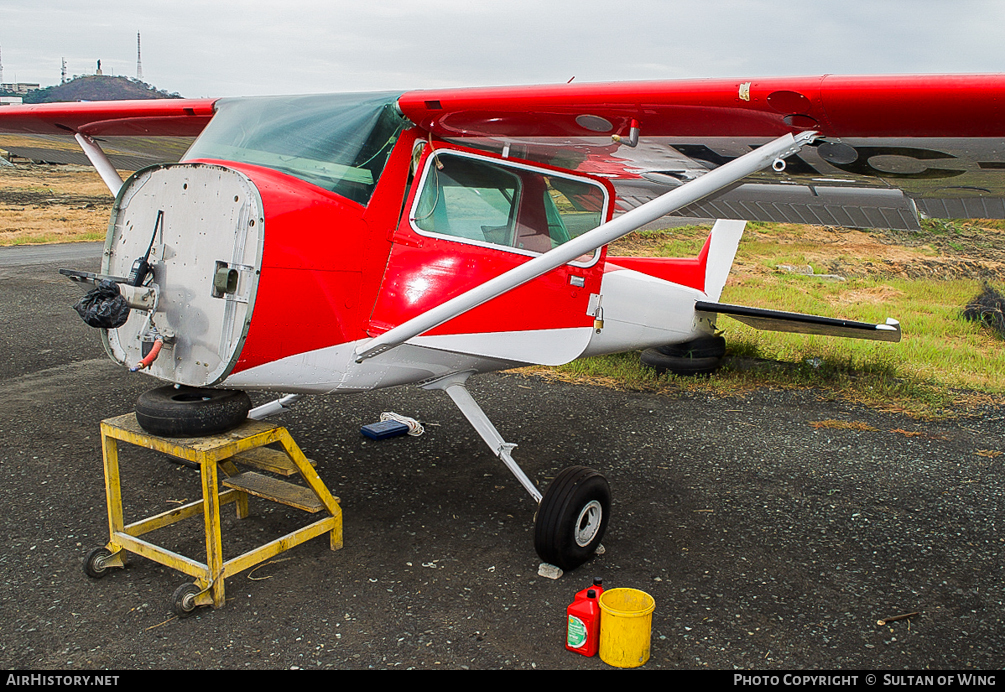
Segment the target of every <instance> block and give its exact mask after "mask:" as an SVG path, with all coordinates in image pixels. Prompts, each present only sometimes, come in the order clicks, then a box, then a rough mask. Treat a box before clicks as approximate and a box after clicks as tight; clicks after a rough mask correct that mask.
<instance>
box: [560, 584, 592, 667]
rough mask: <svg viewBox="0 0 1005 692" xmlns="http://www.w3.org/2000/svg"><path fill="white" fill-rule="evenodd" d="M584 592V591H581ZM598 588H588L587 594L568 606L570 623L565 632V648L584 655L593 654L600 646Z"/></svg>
mask: <svg viewBox="0 0 1005 692" xmlns="http://www.w3.org/2000/svg"><path fill="white" fill-rule="evenodd" d="M579 593H580V594H581V593H583V592H582V591H580V592H579ZM598 597H599V594H598V593H597V590H596V589H593V588H590V589H586V593H585V596H584V597H583V598H579V594H576V600H575V601H573V602H572V603H571V604H570V605H569V607H568V608H566V616H567V618H568V624H567V625H566V633H565V648H566V649H568V650H569V651H575V652H576V653H577V654H582V655H584V656H593V655H594V654H595V653H597V649H598V648H599V647H600V604H599V603H598V602H597V598H598Z"/></svg>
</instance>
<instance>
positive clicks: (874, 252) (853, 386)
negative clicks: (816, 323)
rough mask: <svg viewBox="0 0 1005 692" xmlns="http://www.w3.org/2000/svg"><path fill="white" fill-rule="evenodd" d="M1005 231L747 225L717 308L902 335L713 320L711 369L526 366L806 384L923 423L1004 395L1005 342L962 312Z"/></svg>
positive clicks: (739, 389)
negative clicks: (784, 268) (798, 270)
mask: <svg viewBox="0 0 1005 692" xmlns="http://www.w3.org/2000/svg"><path fill="white" fill-rule="evenodd" d="M1003 230H1005V223H1002V222H997V221H991V222H984V221H980V222H972V223H971V222H963V223H961V222H955V221H954V222H946V221H938V222H928V221H926V222H925V223H924V224H923V228H922V231H921V232H920V233H910V234H907V233H895V232H889V231H876V232H865V231H854V230H848V229H831V228H820V227H803V226H796V225H792V224H767V223H751V224H748V227H747V232H746V233H745V234H744V239H743V240H742V241H741V244H740V249H739V251H738V253H737V261H736V265H735V266H734V272H733V274H731V277H730V280H729V283H728V284H727V286H726V288H725V290H724V292H723V295H722V298H721V300H722V302H725V303H738V304H741V305H751V306H756V307H764V308H770V309H775V310H785V311H790V312H801V313H808V314H816V315H824V316H828V317H836V318H843V319H851V320H857V321H863V322H874V323H881V322H884V321H885V320H886V318H887V317H893V318H895V319H897V320H899V321H900V323H901V327H902V330H903V340H902V341H901V342H900V343H898V344H891V343H886V342H878V341H865V340H858V339H842V338H834V337H824V336H812V335H801V334H787V333H782V332H766V331H758V330H756V329H753V328H752V327H748V326H746V325H744V324H742V323H740V322H737V321H735V320H732V319H730V318H728V317H725V316H721V317H720V318H719V320H718V326H719V329H720V330H721V331H722V332H723V335H724V336H725V337H726V343H727V350H726V356H727V357H726V359H725V360H724V364H723V367H722V368H721V369H720V370H719V371H718V372H716V373H715V374H714V375H710V376H705V377H697V378H684V377H675V376H673V375H669V376H659V375H656V374H655V373H654V372H653V371H651V370H649V369H648V368H646V367H644V366H642V365H641V363H639V360H638V356H639V354H638V353H629V354H618V355H611V356H599V357H595V358H586V359H581V360H578V361H574V362H573V363H570V364H568V365H565V366H562V367H559V368H555V369H552V370H546V369H543V368H535V369H532V370H533V371H534V372H538V373H545V374H546V376H548V377H553V378H557V379H562V380H565V381H573V382H584V383H594V384H600V385H604V386H613V387H618V388H622V389H629V390H635V391H650V392H660V393H665V394H668V395H673V394H674V393H684V392H695V391H701V392H705V393H708V394H712V395H717V396H733V395H741V396H742V395H744V394H745V393H747V392H749V391H752V390H755V389H759V388H813V389H816V390H819V391H820V392H821V394H822V395H823V396H827V397H833V398H839V399H843V400H849V401H854V402H857V403H860V404H863V405H867V406H870V407H873V408H878V409H883V410H892V411H900V412H905V413H908V414H910V415H913V416H916V417H919V418H939V417H949V416H952V415H955V414H957V413H960V412H963V411H965V410H967V409H969V408H972V407H977V406H983V405H987V404H990V403H997V402H999V401H1000V400H1001V397H1002V395H1005V348H1003V343H1002V339H1001V338H999V337H998V336H997V335H996V334H995V333H994V332H993V331H992V330H990V329H988V328H986V327H982V326H981V323H980V322H973V321H968V320H967V319H964V316H963V312H964V309H965V307H966V306H967V305H968V304H970V303H971V302H972V301H974V299H975V297H976V296H978V295H979V294H980V293H981V291H982V290H983V289H984V280H983V278H982V277H986V275H987V274H988V273H992V274H995V273H997V272H998V271H1000V267H1001V261H1002V260H1003V257H1002V256H1001V250H1000V247H992V246H990V245H989V244H988V240H989V238H990V239H991V240H995V241H997V240H999V239H1000V238H1001V233H1002V231H1003ZM707 233H708V229H707V227H683V228H674V229H668V230H665V231H649V232H643V233H636V234H631V235H630V236H628V237H626V238H625V239H624V240H623V241H618V243H617V244H615V245H614V246H612V248H611V254H634V255H639V254H645V255H648V256H694V255H695V254H697V252H698V250H699V249H700V248H701V245H702V244H703V243H704V239H705V237H706V236H707ZM623 244H624V249H623ZM960 247H962V248H963V250H962V252H961V251H960V250H959V249H958V248H960ZM626 250H627V251H626ZM780 264H790V265H805V264H809V265H812V266H813V267H814V269H815V271H816V272H817V273H825V272H826V273H831V272H834V273H838V274H841V275H843V276H845V278H846V280H845V281H825V280H822V279H819V278H815V277H812V276H800V275H795V274H786V273H781V272H779V271H778V270H777V269H776V267H777V265H780ZM946 267H948V269H946V270H945V271H943V269H944V268H946ZM968 274H969V275H968ZM919 275H920V276H919ZM961 275H962V278H961Z"/></svg>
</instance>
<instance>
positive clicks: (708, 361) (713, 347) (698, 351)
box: [641, 336, 726, 376]
mask: <svg viewBox="0 0 1005 692" xmlns="http://www.w3.org/2000/svg"><path fill="white" fill-rule="evenodd" d="M725 353H726V340H725V339H724V338H722V337H721V336H709V337H704V338H701V339H694V340H693V341H688V342H686V343H683V344H667V345H665V346H658V347H656V348H648V349H646V350H645V351H643V352H642V359H641V360H642V364H643V365H645V366H647V367H650V368H652V369H653V370H655V371H657V372H658V373H660V374H661V375H662V374H663V373H665V372H667V371H669V372H672V373H673V374H674V375H685V376H686V375H708V374H710V373H713V372H715V371H716V370H718V369H719V366H720V365H722V357H723V355H725Z"/></svg>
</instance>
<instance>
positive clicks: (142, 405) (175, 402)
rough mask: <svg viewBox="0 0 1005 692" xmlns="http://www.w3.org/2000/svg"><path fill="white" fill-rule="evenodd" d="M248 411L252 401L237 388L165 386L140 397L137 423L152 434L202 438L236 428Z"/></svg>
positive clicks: (137, 406)
mask: <svg viewBox="0 0 1005 692" xmlns="http://www.w3.org/2000/svg"><path fill="white" fill-rule="evenodd" d="M250 410H251V399H250V398H249V397H248V394H247V393H246V392H243V391H241V390H239V389H205V388H202V387H175V386H173V385H168V386H166V387H158V388H157V389H151V390H149V391H147V392H143V394H140V397H139V399H137V401H136V422H138V423H139V424H140V427H141V428H143V429H144V430H146V431H147V432H148V433H150V434H152V435H160V436H162V437H202V436H205V435H216V434H218V433H222V432H226V431H228V430H231V429H233V428H236V427H237V426H239V425H240V424H241V423H243V422H244V421H245V420H247V418H248V411H250Z"/></svg>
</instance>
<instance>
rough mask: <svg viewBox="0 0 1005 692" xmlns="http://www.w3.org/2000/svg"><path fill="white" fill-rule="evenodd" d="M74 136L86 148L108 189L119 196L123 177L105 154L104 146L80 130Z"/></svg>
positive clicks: (88, 158) (90, 159) (89, 157)
mask: <svg viewBox="0 0 1005 692" xmlns="http://www.w3.org/2000/svg"><path fill="white" fill-rule="evenodd" d="M73 138H74V139H75V140H77V144H79V145H80V148H81V149H83V150H84V154H85V155H86V156H87V160H88V161H90V162H91V165H92V166H94V168H95V169H96V170H97V171H98V175H100V176H101V179H102V180H103V181H104V183H105V185H107V186H108V189H109V190H111V191H112V194H113V195H116V196H118V194H119V188H121V187H122V178H120V177H119V173H118V171H116V170H115V166H113V165H112V162H111V161H109V160H108V157H107V156H105V152H104V151H103V150H102V148H101V147H100V146H98V143H97V142H95V141H94V140H93V139H91V138H90V137H88V136H87V135H85V134H81V133H80V132H76V133H74V135H73Z"/></svg>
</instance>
